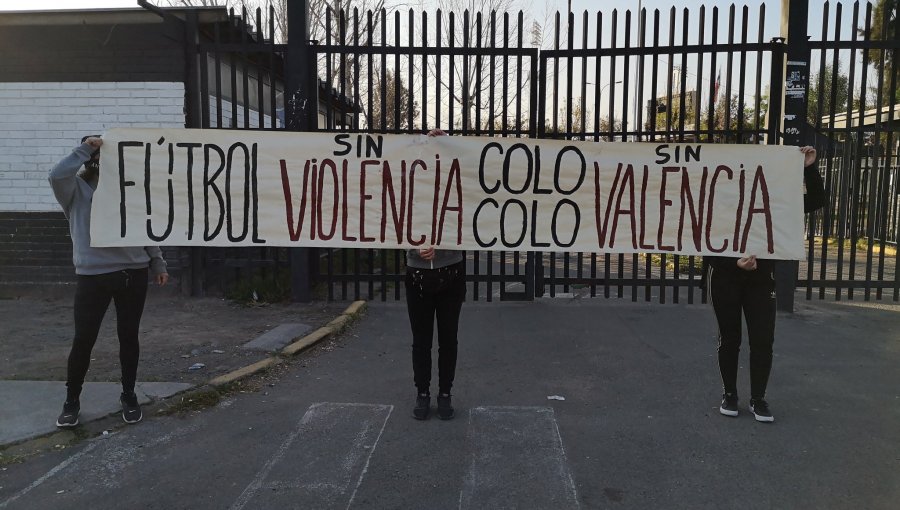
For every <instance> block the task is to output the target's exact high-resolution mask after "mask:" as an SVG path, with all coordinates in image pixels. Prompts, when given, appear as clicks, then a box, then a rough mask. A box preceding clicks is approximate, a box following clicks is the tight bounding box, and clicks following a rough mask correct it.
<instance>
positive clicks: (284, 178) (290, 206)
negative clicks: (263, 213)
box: [279, 159, 309, 241]
mask: <svg viewBox="0 0 900 510" xmlns="http://www.w3.org/2000/svg"><path fill="white" fill-rule="evenodd" d="M279 163H280V164H281V188H282V190H283V191H284V210H285V213H286V215H287V226H288V234H289V235H290V237H291V241H298V240H299V239H300V232H301V231H302V230H303V217H304V216H305V215H306V185H307V182H308V181H309V161H307V162H306V165H305V166H304V167H303V193H302V194H301V195H300V212H299V214H298V217H297V229H296V230H294V202H293V199H292V197H291V181H290V178H289V177H288V171H287V163H286V162H285V161H284V160H283V159H282V160H280V161H279Z"/></svg>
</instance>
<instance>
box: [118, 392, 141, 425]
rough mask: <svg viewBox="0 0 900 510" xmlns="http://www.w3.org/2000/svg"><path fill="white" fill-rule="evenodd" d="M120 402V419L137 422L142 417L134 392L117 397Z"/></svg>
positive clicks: (126, 421)
mask: <svg viewBox="0 0 900 510" xmlns="http://www.w3.org/2000/svg"><path fill="white" fill-rule="evenodd" d="M119 400H120V401H121V402H122V419H123V420H125V423H137V422H139V421H141V418H143V417H144V413H142V412H141V406H140V404H138V399H137V395H135V394H134V393H132V394H130V395H126V394H125V393H123V394H122V396H121V397H120V398H119Z"/></svg>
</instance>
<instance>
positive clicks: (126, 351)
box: [49, 136, 169, 427]
mask: <svg viewBox="0 0 900 510" xmlns="http://www.w3.org/2000/svg"><path fill="white" fill-rule="evenodd" d="M101 145H103V140H102V139H101V138H100V137H99V136H86V137H84V138H82V140H81V145H79V146H78V147H76V148H75V149H73V150H72V152H71V153H70V154H69V155H68V156H66V157H65V158H63V159H62V160H61V161H60V162H59V163H57V164H56V166H54V167H53V168H52V169H51V170H50V177H49V180H50V185H51V187H52V188H53V194H54V195H55V196H56V200H57V201H58V202H59V205H61V206H62V208H63V212H64V213H65V215H66V219H68V220H69V234H70V236H71V238H72V261H73V262H74V264H75V274H76V277H77V285H76V288H75V337H74V339H73V341H72V349H71V351H70V352H69V360H68V370H67V372H68V373H67V377H66V401H65V403H64V404H63V411H62V413H61V414H60V415H59V418H58V419H57V420H56V426H57V427H74V426H76V425H78V414H79V412H80V410H81V404H80V401H79V398H80V396H81V388H82V385H83V384H84V378H85V375H86V374H87V371H88V367H89V365H90V362H91V351H92V350H93V348H94V343H95V342H96V341H97V334H98V333H99V331H100V324H101V323H102V322H103V316H104V315H105V314H106V310H107V308H109V302H110V301H113V302H114V303H115V306H116V319H117V323H116V325H117V329H118V336H119V361H120V363H121V365H122V395H121V398H120V400H121V403H122V419H123V420H125V422H126V423H137V422H139V421H140V420H141V418H142V412H141V407H140V405H139V404H138V401H137V396H136V395H135V393H134V385H135V381H136V379H137V367H138V358H139V355H140V346H139V343H138V330H139V328H140V323H141V315H142V314H143V311H144V300H145V299H146V296H147V280H148V277H149V274H148V269H149V270H150V271H152V272H153V278H154V280H155V282H156V283H157V284H159V285H165V284H166V282H167V281H168V279H169V274H168V272H166V261H165V260H164V259H163V257H162V252H161V251H160V249H159V247H156V246H146V247H115V248H97V247H92V246H91V231H90V221H91V203H92V200H93V196H94V190H96V189H97V181H98V178H99V171H100V146H101ZM82 165H83V166H84V169H83V170H82V171H80V172H79V169H81V167H82Z"/></svg>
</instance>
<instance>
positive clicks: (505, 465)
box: [459, 407, 580, 510]
mask: <svg viewBox="0 0 900 510" xmlns="http://www.w3.org/2000/svg"><path fill="white" fill-rule="evenodd" d="M469 435H470V437H471V440H472V461H471V463H470V465H469V471H468V473H467V475H466V478H465V480H464V482H463V488H462V491H461V492H460V495H459V508H460V509H461V510H463V509H480V508H491V509H502V508H515V509H526V508H535V509H543V508H554V509H577V508H580V504H579V503H578V494H577V492H576V490H575V482H574V480H573V479H572V475H571V473H570V471H569V465H568V461H567V460H566V452H565V449H564V448H563V443H562V436H561V435H560V433H559V425H558V424H557V422H556V416H555V414H554V413H553V409H552V408H550V407H476V408H474V409H472V410H471V411H470V412H469Z"/></svg>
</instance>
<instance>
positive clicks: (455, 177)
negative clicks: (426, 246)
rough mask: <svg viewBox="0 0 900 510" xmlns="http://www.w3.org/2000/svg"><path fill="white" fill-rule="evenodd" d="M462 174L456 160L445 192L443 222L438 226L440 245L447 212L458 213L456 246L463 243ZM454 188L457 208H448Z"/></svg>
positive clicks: (451, 166)
mask: <svg viewBox="0 0 900 510" xmlns="http://www.w3.org/2000/svg"><path fill="white" fill-rule="evenodd" d="M460 173H461V172H460V169H459V160H458V159H454V160H453V163H452V164H451V165H450V173H449V174H448V175H447V186H446V188H447V189H446V190H445V191H444V202H443V204H442V205H441V220H440V222H439V224H438V238H437V244H438V245H440V244H441V238H442V237H443V234H444V218H445V217H446V215H447V211H455V212H456V244H457V245H459V244H461V243H462V224H463V208H462V180H461V177H460ZM454 187H455V188H456V206H455V207H448V206H447V203H448V202H449V201H450V192H451V191H452V189H453V188H454Z"/></svg>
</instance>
